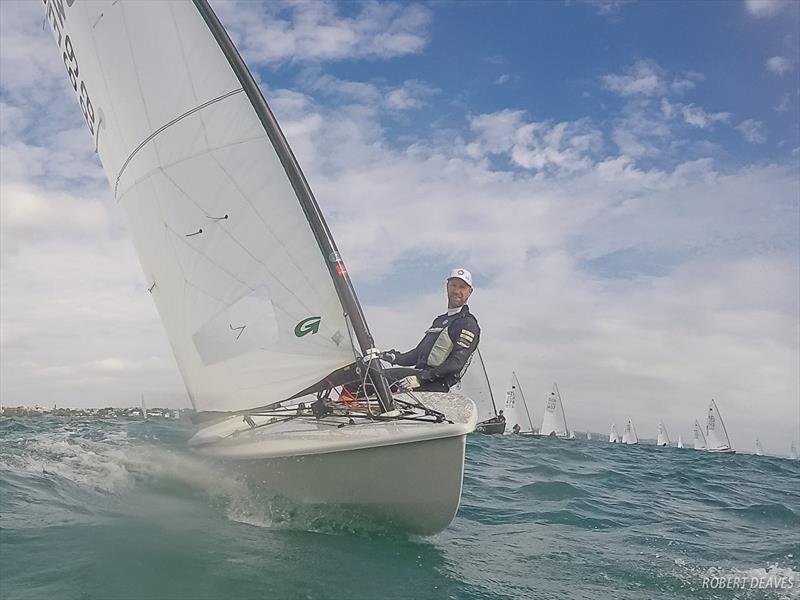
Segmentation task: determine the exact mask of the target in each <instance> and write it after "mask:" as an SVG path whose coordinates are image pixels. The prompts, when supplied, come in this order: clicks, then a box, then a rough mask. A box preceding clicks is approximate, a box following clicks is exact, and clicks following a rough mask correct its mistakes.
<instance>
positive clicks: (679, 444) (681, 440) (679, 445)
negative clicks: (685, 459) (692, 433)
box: [678, 436, 683, 448]
mask: <svg viewBox="0 0 800 600" xmlns="http://www.w3.org/2000/svg"><path fill="white" fill-rule="evenodd" d="M678 448H683V438H682V437H681V436H678Z"/></svg>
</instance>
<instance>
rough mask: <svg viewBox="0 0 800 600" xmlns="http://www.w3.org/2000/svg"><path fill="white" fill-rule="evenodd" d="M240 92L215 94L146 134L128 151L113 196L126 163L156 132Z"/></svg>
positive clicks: (115, 193)
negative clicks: (142, 139)
mask: <svg viewBox="0 0 800 600" xmlns="http://www.w3.org/2000/svg"><path fill="white" fill-rule="evenodd" d="M242 92H244V90H243V89H242V88H237V89H235V90H231V91H230V92H228V93H227V94H223V95H222V96H217V97H216V98H212V99H211V100H209V101H208V102H205V103H203V104H201V105H200V106H195V107H194V108H192V109H191V110H187V111H186V112H185V113H183V114H182V115H178V116H177V117H175V118H174V119H172V120H171V121H170V122H169V123H165V124H164V125H162V126H161V127H159V128H158V129H156V130H155V131H154V132H153V133H151V134H150V135H148V136H147V137H146V138H145V139H144V141H142V143H141V144H139V145H138V146H136V148H135V149H134V150H133V152H131V153H130V155H129V156H128V158H126V159H125V162H124V163H122V168H121V169H120V170H119V173H118V174H117V178H116V181H115V183H114V197H115V198H116V197H117V188H118V187H119V181H120V179H121V178H122V175H123V173H124V172H125V169H127V168H128V164H130V162H131V160H133V157H134V156H136V154H137V153H138V152H139V150H141V149H142V148H144V147H145V146H146V145H147V144H148V143H149V142H150V141H152V139H153V138H155V137H156V136H157V135H158V134H160V133H162V132H164V131H165V130H167V129H169V128H170V127H172V126H173V125H175V124H176V123H178V122H179V121H182V120H183V119H185V118H186V117H188V116H191V115H193V114H194V113H196V112H197V111H200V110H203V109H204V108H207V107H209V106H211V105H212V104H216V103H217V102H221V101H222V100H225V99H226V98H229V97H231V96H233V95H235V94H240V93H242ZM159 162H160V161H159Z"/></svg>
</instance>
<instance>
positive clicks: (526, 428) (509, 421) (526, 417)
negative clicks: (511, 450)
mask: <svg viewBox="0 0 800 600" xmlns="http://www.w3.org/2000/svg"><path fill="white" fill-rule="evenodd" d="M504 414H505V417H506V430H505V433H507V434H513V433H514V426H515V425H519V432H520V433H533V422H532V421H531V416H530V412H529V411H528V405H527V404H526V402H525V396H524V395H523V394H522V389H521V388H520V385H519V381H518V380H517V374H516V373H514V372H513V371H512V372H511V383H509V385H508V389H507V390H506V403H505V407H504Z"/></svg>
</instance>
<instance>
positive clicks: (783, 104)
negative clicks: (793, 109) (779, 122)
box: [773, 94, 791, 112]
mask: <svg viewBox="0 0 800 600" xmlns="http://www.w3.org/2000/svg"><path fill="white" fill-rule="evenodd" d="M790 106H791V99H790V98H789V94H784V95H783V96H781V100H780V102H778V104H777V105H776V106H774V107H773V110H774V111H775V112H786V111H787V110H789V107H790Z"/></svg>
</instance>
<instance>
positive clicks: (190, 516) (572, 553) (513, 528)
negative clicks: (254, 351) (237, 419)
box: [0, 417, 800, 600]
mask: <svg viewBox="0 0 800 600" xmlns="http://www.w3.org/2000/svg"><path fill="white" fill-rule="evenodd" d="M190 434H191V428H190V425H189V424H188V423H184V422H182V421H167V420H159V419H149V420H148V421H135V420H99V419H80V418H58V417H42V418H19V419H17V418H13V419H9V418H4V419H0V598H3V599H4V600H5V599H9V600H10V599H37V600H38V599H53V600H56V599H58V600H62V599H63V600H71V599H75V600H78V599H80V600H94V599H97V600H106V599H140V598H153V599H161V598H164V599H167V598H186V599H205V598H215V599H216V598H237V599H238V598H241V599H250V598H252V599H256V598H258V599H272V598H274V599H284V598H300V599H328V598H331V599H338V598H341V599H360V598H364V599H373V598H408V599H427V598H431V599H438V598H455V599H461V598H464V599H476V600H477V599H490V598H491V599H494V598H497V599H505V598H508V599H510V598H542V599H544V598H548V599H549V598H586V599H594V598H615V599H623V600H624V599H630V600H634V599H635V600H650V599H660V598H709V599H711V598H720V599H725V600H733V599H750V598H753V599H755V598H775V599H778V598H800V462H797V461H789V460H786V459H780V458H770V457H758V456H752V455H738V454H737V455H734V456H723V455H711V454H707V453H703V452H695V451H692V450H678V449H674V448H656V447H654V446H644V445H642V446H635V447H622V446H619V445H610V444H607V443H605V442H602V441H592V442H587V441H585V440H577V441H574V442H564V441H559V440H535V439H524V438H519V437H511V436H505V437H501V436H480V435H478V434H473V435H471V436H470V437H469V440H468V445H467V458H466V476H465V481H464V492H463V497H462V504H461V508H460V510H459V513H458V515H457V517H456V519H455V521H454V522H453V524H452V525H451V527H450V528H448V529H447V530H446V531H444V532H442V533H441V534H439V535H436V536H433V537H418V536H413V535H409V534H406V533H404V532H403V531H399V530H397V529H393V528H392V527H391V526H390V525H387V524H386V523H381V522H377V521H375V520H371V519H369V518H365V517H363V516H362V515H358V514H354V513H347V512H342V511H337V510H325V509H315V508H308V507H302V506H297V505H294V504H292V503H290V502H288V501H286V500H282V499H280V498H276V497H273V496H272V495H271V494H270V493H269V490H264V489H252V488H250V487H248V485H247V483H246V482H245V481H244V480H243V479H242V478H241V477H240V476H239V475H237V473H236V472H235V471H231V470H230V469H229V468H225V467H223V466H221V465H217V464H213V463H209V462H207V461H206V460H205V459H201V458H199V457H196V456H194V455H192V454H191V453H190V452H189V451H188V450H187V448H186V440H187V439H188V437H189V436H190ZM721 585H725V586H728V587H719V586H721ZM734 585H735V586H736V588H733V587H732V586H734ZM712 586H716V587H712Z"/></svg>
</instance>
